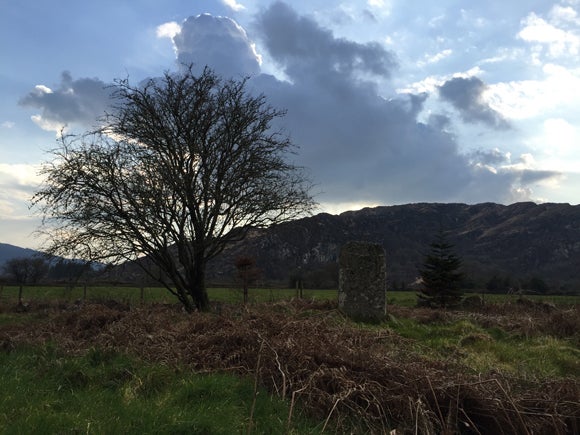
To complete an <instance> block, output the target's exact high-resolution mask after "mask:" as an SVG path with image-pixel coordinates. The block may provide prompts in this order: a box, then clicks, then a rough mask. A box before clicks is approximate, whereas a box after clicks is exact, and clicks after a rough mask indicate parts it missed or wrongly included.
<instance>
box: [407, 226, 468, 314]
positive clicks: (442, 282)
mask: <svg viewBox="0 0 580 435" xmlns="http://www.w3.org/2000/svg"><path fill="white" fill-rule="evenodd" d="M460 267H461V259H460V258H459V257H458V256H457V255H456V254H455V252H454V247H453V245H452V244H451V243H449V242H448V241H447V239H446V237H445V234H444V233H443V231H440V232H439V233H438V234H437V236H436V238H435V240H434V241H433V242H432V243H431V244H430V251H429V253H428V254H427V255H426V256H425V260H424V262H423V268H422V269H421V271H420V276H421V280H422V281H423V287H422V289H421V290H420V291H419V293H418V294H417V298H418V301H417V302H418V305H421V306H430V307H443V308H445V307H449V306H453V305H456V304H458V303H459V302H461V298H462V296H463V291H462V290H461V281H462V278H463V275H462V274H461V273H460V272H459V269H460Z"/></svg>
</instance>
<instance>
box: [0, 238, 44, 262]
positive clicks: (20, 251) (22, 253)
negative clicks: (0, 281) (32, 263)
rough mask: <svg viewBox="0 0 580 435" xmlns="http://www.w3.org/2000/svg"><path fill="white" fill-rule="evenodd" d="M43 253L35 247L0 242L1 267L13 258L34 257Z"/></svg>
mask: <svg viewBox="0 0 580 435" xmlns="http://www.w3.org/2000/svg"><path fill="white" fill-rule="evenodd" d="M41 254H42V253H41V252H39V251H35V250H34V249H28V248H20V247H18V246H14V245H9V244H8V243H0V268H1V267H2V266H3V265H4V263H6V262H7V261H8V260H10V259H12V258H21V257H33V256H35V255H41Z"/></svg>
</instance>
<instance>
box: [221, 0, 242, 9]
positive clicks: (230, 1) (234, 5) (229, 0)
mask: <svg viewBox="0 0 580 435" xmlns="http://www.w3.org/2000/svg"><path fill="white" fill-rule="evenodd" d="M222 2H223V4H225V5H226V6H227V7H229V8H230V9H231V10H233V11H236V12H238V11H242V10H244V9H246V7H245V6H244V5H243V4H241V3H238V2H236V0H222Z"/></svg>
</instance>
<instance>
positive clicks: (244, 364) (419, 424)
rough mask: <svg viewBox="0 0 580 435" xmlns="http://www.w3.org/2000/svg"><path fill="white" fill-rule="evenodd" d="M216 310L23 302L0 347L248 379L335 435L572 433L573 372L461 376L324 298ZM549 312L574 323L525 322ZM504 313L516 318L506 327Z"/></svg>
mask: <svg viewBox="0 0 580 435" xmlns="http://www.w3.org/2000/svg"><path fill="white" fill-rule="evenodd" d="M393 309H394V310H396V315H397V316H413V317H414V318H417V319H420V320H421V321H424V322H431V321H448V320H451V319H452V318H455V317H457V316H470V317H471V318H476V319H477V320H478V321H480V322H490V324H494V325H498V326H501V327H506V328H508V329H509V328H510V327H513V328H517V326H516V325H518V324H519V323H518V322H519V320H518V319H519V317H518V316H515V315H516V314H517V312H516V310H515V309H511V308H505V309H503V308H502V310H505V312H501V310H499V309H498V310H499V311H498V310H496V311H495V312H493V313H491V312H490V313H485V312H484V311H478V312H470V313H465V312H439V311H433V310H425V309H410V308H393ZM518 309H521V307H520V308H518ZM510 310H511V311H510ZM217 312H218V313H219V314H216V313H213V314H205V313H196V314H193V315H188V314H185V313H183V312H182V311H181V310H180V309H179V308H178V307H176V306H162V305H153V306H144V307H141V308H133V309H129V308H128V307H126V306H122V305H120V304H109V306H107V305H103V304H91V305H84V306H70V307H66V308H64V309H63V307H60V308H59V307H51V306H44V307H40V308H38V307H37V308H35V307H30V313H35V315H36V316H37V318H38V317H39V316H40V317H42V319H41V320H37V321H36V322H34V324H31V325H30V326H26V325H25V324H19V325H10V324H5V325H3V326H2V327H0V344H1V345H2V346H0V347H1V348H3V349H6V350H9V349H11V348H13V347H14V346H18V345H19V344H20V343H25V342H26V343H34V344H42V343H46V342H55V343H57V344H58V346H59V347H60V348H62V349H63V350H65V351H67V352H71V353H78V352H84V351H86V350H87V349H90V348H95V347H97V348H101V349H115V350H118V351H122V352H129V353H131V354H135V355H138V356H139V357H141V358H144V359H146V360H149V361H156V362H161V363H165V364H171V365H179V366H182V367H183V366H185V367H189V368H191V369H192V370H193V371H196V372H208V371H230V372H234V373H239V374H242V375H257V379H259V381H260V382H261V383H262V384H263V385H265V386H266V387H267V388H269V390H270V391H271V392H272V393H274V394H277V395H279V396H281V397H284V398H286V399H288V400H290V401H291V409H292V411H291V413H290V415H289V416H287V418H288V421H289V423H290V420H291V419H292V417H293V415H292V413H293V412H298V411H296V410H297V409H300V410H302V411H304V412H307V413H308V414H310V415H311V416H313V417H315V418H318V419H320V420H321V421H324V429H325V430H328V431H330V430H332V431H335V432H339V433H340V432H342V431H346V430H353V428H356V429H355V430H356V431H358V432H360V433H389V432H390V431H392V430H395V429H396V432H390V433H397V434H402V433H421V434H435V433H447V434H452V433H466V434H468V433H472V434H478V433H481V434H488V433H494V434H514V433H522V434H532V433H534V434H543V433H550V434H565V433H578V432H579V431H580V403H579V397H580V383H579V382H578V380H577V379H567V380H553V381H541V380H529V379H528V380H522V379H515V378H506V377H504V376H502V375H501V374H498V373H496V374H489V375H486V376H485V377H484V376H475V375H470V374H467V371H466V370H464V369H463V368H462V367H460V366H456V365H452V364H453V363H449V362H437V361H432V360H427V359H425V358H423V357H421V356H420V355H418V354H417V353H416V352H415V351H413V350H412V349H413V347H412V343H410V342H409V341H408V340H406V339H404V338H402V337H400V336H399V335H397V334H395V333H393V332H391V331H390V330H388V329H384V328H378V327H377V328H363V327H360V326H358V325H356V324H353V323H351V322H349V321H347V320H346V319H344V318H343V317H342V315H341V314H340V313H339V312H338V311H337V310H336V309H335V305H334V304H333V303H330V302H308V301H292V302H279V303H275V304H261V305H255V306H252V307H250V308H243V307H238V306H227V305H223V306H220V307H218V309H217ZM521 313H522V314H521V318H522V319H523V318H524V314H523V311H521ZM529 313H530V311H529V310H528V317H529V316H530V314H529ZM577 314H578V313H576V315H577ZM22 315H28V314H22ZM514 316H515V317H514ZM549 316H552V317H549ZM554 316H556V317H558V316H560V317H558V318H560V319H564V320H563V321H562V324H563V325H564V326H558V327H557V328H564V329H566V328H571V327H575V326H574V325H576V323H574V321H573V320H570V319H568V317H567V316H568V314H566V312H565V311H558V310H555V311H553V312H551V313H548V315H545V314H544V317H547V318H546V319H544V320H541V319H540V317H541V316H537V317H534V319H538V320H537V323H534V324H537V325H538V326H537V327H538V328H539V329H541V328H545V327H550V326H549V324H550V322H553V321H554ZM508 318H512V320H513V319H515V320H513V322H512V323H511V326H510V325H509V324H507V323H506V322H508V320H507V319H508ZM576 321H577V320H576ZM540 322H541V326H540ZM570 322H571V323H570ZM504 323H505V324H504ZM568 323H570V324H568ZM566 325H567V326H566ZM539 329H538V330H539ZM534 331H535V330H533V331H528V333H534ZM573 333H575V331H574V332H573ZM258 359H259V360H260V362H259V364H258ZM256 369H257V371H256Z"/></svg>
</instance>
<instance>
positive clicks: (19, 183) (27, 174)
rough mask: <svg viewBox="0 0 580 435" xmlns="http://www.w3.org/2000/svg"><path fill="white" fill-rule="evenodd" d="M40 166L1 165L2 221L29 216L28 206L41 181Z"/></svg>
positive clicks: (0, 214)
mask: <svg viewBox="0 0 580 435" xmlns="http://www.w3.org/2000/svg"><path fill="white" fill-rule="evenodd" d="M38 169H39V168H38V166H36V165H25V164H6V163H0V219H22V218H23V217H26V216H28V213H27V211H28V210H27V207H26V204H27V202H28V201H29V200H30V198H31V196H32V194H33V193H34V191H35V190H36V188H37V187H38V185H39V183H40V181H41V179H40V177H39V176H38Z"/></svg>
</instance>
